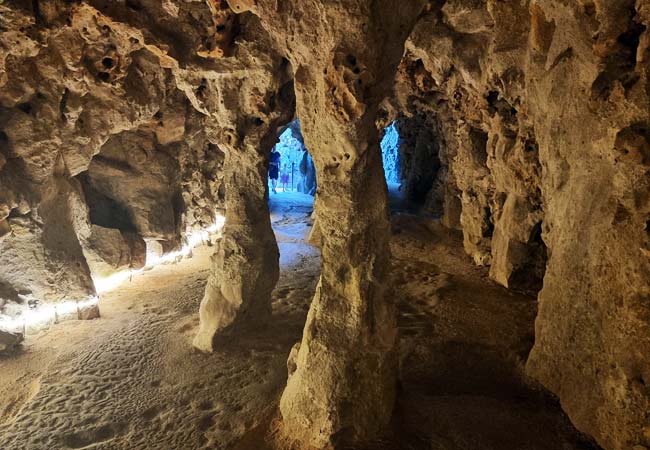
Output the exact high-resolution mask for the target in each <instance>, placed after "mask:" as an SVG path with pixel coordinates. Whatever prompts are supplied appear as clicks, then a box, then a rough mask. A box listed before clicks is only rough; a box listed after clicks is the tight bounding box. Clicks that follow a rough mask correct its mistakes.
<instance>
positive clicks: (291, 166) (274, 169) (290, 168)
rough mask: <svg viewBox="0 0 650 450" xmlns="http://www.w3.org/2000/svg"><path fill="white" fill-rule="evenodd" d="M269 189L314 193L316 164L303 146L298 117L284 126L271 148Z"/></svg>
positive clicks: (277, 191)
mask: <svg viewBox="0 0 650 450" xmlns="http://www.w3.org/2000/svg"><path fill="white" fill-rule="evenodd" d="M268 182H269V192H270V193H271V194H272V195H273V194H279V193H284V194H286V193H299V194H306V195H309V196H311V197H314V196H315V195H316V166H315V165H314V161H313V159H312V157H311V155H310V154H309V151H308V150H307V147H306V146H305V142H304V140H303V137H302V132H301V131H300V121H299V120H298V119H296V120H294V121H292V122H291V123H289V125H287V127H286V128H285V130H284V131H283V132H282V133H281V134H280V136H279V141H278V143H277V144H276V145H275V147H273V150H272V151H271V158H270V166H269V179H268Z"/></svg>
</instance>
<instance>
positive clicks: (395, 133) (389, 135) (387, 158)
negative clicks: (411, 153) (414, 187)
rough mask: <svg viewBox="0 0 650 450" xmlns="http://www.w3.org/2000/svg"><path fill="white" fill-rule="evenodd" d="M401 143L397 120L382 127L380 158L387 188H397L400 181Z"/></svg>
mask: <svg viewBox="0 0 650 450" xmlns="http://www.w3.org/2000/svg"><path fill="white" fill-rule="evenodd" d="M401 145H402V139H401V138H400V135H399V129H398V127H397V122H393V123H391V124H390V125H389V126H387V127H386V128H384V137H383V138H382V140H381V159H382V162H383V164H384V175H385V176H386V183H387V184H388V188H389V190H390V189H391V188H392V187H397V188H398V187H399V184H400V183H401V182H402V165H401V163H402V158H401V155H400V146H401Z"/></svg>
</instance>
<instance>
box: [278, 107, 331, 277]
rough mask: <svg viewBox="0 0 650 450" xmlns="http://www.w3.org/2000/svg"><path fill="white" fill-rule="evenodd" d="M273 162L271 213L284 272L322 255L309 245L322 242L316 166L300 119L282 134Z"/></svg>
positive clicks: (282, 130) (293, 122)
mask: <svg viewBox="0 0 650 450" xmlns="http://www.w3.org/2000/svg"><path fill="white" fill-rule="evenodd" d="M269 159H270V160H269V173H268V177H267V183H268V192H269V197H268V198H269V212H270V215H271V223H272V226H273V230H274V233H275V238H276V241H277V244H278V249H279V251H280V270H281V271H287V270H293V269H296V268H297V267H299V266H300V264H302V262H304V260H305V258H311V257H314V256H315V255H317V254H318V251H317V250H316V249H315V248H314V247H312V246H311V245H308V244H307V242H310V243H311V244H315V245H317V244H318V240H319V238H320V234H319V231H318V230H319V228H318V226H316V225H315V221H316V217H315V214H314V198H315V196H316V190H317V181H316V166H315V165H314V160H313V159H312V156H311V154H310V153H309V150H308V149H307V147H306V146H305V142H304V139H303V136H302V132H301V130H300V121H299V120H298V119H295V120H293V121H291V122H290V123H289V124H287V126H286V127H285V128H284V129H281V130H280V132H279V136H278V142H277V144H276V145H275V146H274V147H273V149H272V150H271V155H270V158H269ZM316 257H317V256H316Z"/></svg>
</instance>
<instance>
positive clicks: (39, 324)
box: [0, 297, 99, 334]
mask: <svg viewBox="0 0 650 450" xmlns="http://www.w3.org/2000/svg"><path fill="white" fill-rule="evenodd" d="M98 303H99V298H98V297H90V298H88V299H85V300H66V301H62V302H59V303H56V304H51V303H44V304H40V305H38V306H36V307H35V308H29V307H25V308H24V309H23V310H22V311H21V312H20V314H19V315H17V316H7V315H4V314H0V330H3V331H9V332H12V333H23V334H25V333H27V332H28V331H29V330H40V329H42V328H45V327H47V326H48V325H49V324H52V323H57V322H59V321H60V320H62V319H64V318H66V317H70V316H74V317H78V314H79V311H81V310H83V309H86V308H89V307H92V306H95V305H97V304H98Z"/></svg>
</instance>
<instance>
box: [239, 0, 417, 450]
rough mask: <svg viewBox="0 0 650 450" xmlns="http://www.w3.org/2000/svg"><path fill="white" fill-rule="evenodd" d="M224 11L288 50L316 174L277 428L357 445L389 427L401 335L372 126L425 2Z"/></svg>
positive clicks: (308, 442)
mask: <svg viewBox="0 0 650 450" xmlns="http://www.w3.org/2000/svg"><path fill="white" fill-rule="evenodd" d="M229 3H230V4H231V6H232V7H233V9H234V10H235V11H241V10H251V11H252V12H253V13H254V14H255V15H257V16H258V17H260V19H261V20H262V22H263V24H264V26H265V27H266V28H267V29H268V30H269V32H270V33H271V34H272V35H274V37H275V38H276V40H277V41H278V46H279V47H280V48H286V49H287V50H286V57H287V59H288V60H289V61H290V62H291V65H292V67H293V69H294V76H295V80H294V81H295V89H296V106H297V116H298V118H300V120H301V125H302V130H303V134H304V138H305V144H306V146H307V148H309V149H310V151H311V152H312V155H313V157H314V162H315V164H316V171H317V176H318V195H317V197H316V211H317V221H318V224H319V226H320V228H321V231H322V273H321V280H320V283H319V285H318V288H317V292H316V295H315V298H314V301H313V303H312V305H311V309H310V311H309V315H308V318H307V323H306V325H305V330H304V335H303V339H302V342H301V343H300V344H299V345H297V346H296V347H295V348H294V351H292V354H291V356H290V359H289V372H290V377H289V380H288V384H287V388H286V390H285V392H284V394H283V396H282V399H281V403H280V410H281V414H282V419H283V431H284V434H285V435H286V436H287V437H288V438H289V439H290V440H292V441H294V444H297V445H298V446H302V447H314V448H329V447H331V446H340V445H348V444H352V445H354V444H355V443H359V442H362V441H366V440H368V439H371V438H372V437H374V436H376V435H377V434H378V433H380V432H381V430H382V429H384V428H385V427H386V425H387V423H388V421H389V420H390V417H391V413H392V410H393V404H394V400H395V385H396V376H397V361H396V355H395V345H396V339H397V336H396V334H397V333H396V323H395V312H394V306H393V304H392V302H391V301H390V298H389V297H388V296H387V295H386V291H387V286H386V284H385V280H386V270H387V267H388V258H389V247H388V243H389V237H390V224H389V221H388V209H387V201H386V196H387V189H386V182H385V180H384V174H383V170H382V163H381V150H380V148H379V132H378V130H377V129H376V127H375V119H376V116H377V106H378V104H379V102H380V101H381V100H382V99H383V98H384V96H385V95H387V94H388V93H389V92H390V89H391V86H392V82H393V79H394V73H395V69H396V67H397V65H398V63H399V60H400V58H401V56H402V53H403V44H404V41H405V40H406V37H407V35H408V33H409V31H410V29H411V28H412V26H413V22H414V21H415V19H416V18H417V16H418V14H419V13H420V12H421V11H422V7H423V5H422V3H420V2H410V3H409V4H408V5H404V6H400V8H395V5H394V2H390V1H378V2H377V1H334V2H322V1H303V0H291V1H286V2H282V6H279V5H276V2H274V1H271V0H261V1H258V2H255V3H254V4H253V2H241V1H235V0H232V1H229ZM296 18H300V20H296ZM388 37H390V38H388Z"/></svg>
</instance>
